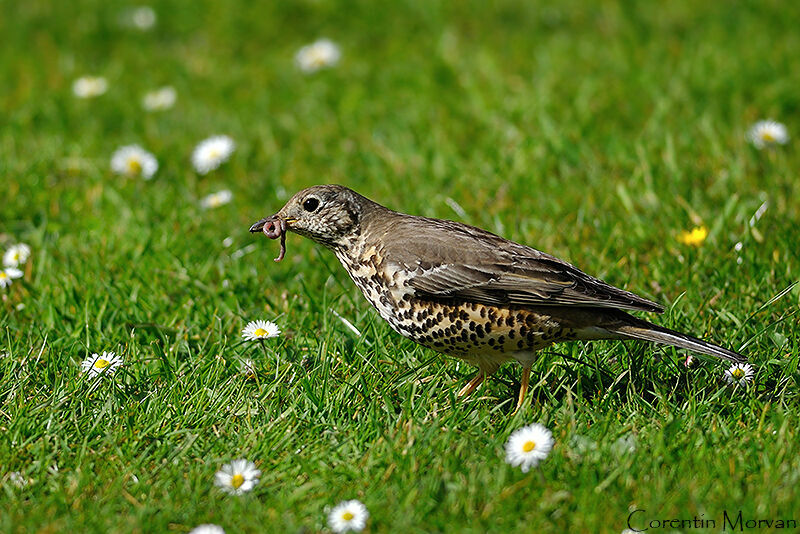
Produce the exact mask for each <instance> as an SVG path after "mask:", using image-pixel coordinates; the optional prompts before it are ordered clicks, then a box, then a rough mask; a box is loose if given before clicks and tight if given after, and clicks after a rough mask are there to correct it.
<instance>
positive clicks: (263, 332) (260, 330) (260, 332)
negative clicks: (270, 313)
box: [253, 328, 268, 337]
mask: <svg viewBox="0 0 800 534" xmlns="http://www.w3.org/2000/svg"><path fill="white" fill-rule="evenodd" d="M267 333H268V332H267V331H266V330H264V329H263V328H256V331H255V332H253V335H254V336H258V337H263V336H266V335H267Z"/></svg>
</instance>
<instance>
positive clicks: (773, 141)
mask: <svg viewBox="0 0 800 534" xmlns="http://www.w3.org/2000/svg"><path fill="white" fill-rule="evenodd" d="M747 139H749V140H750V142H751V143H753V146H754V147H756V148H758V149H761V148H765V147H771V146H775V145H785V144H786V143H787V142H789V134H788V133H787V132H786V126H784V125H783V124H781V123H780V122H775V121H772V120H768V121H758V122H757V123H755V124H754V125H753V126H751V127H750V130H749V131H748V132H747Z"/></svg>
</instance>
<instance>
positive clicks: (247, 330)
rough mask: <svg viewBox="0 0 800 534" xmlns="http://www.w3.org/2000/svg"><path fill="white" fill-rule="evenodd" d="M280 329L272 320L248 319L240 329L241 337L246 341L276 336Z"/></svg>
mask: <svg viewBox="0 0 800 534" xmlns="http://www.w3.org/2000/svg"><path fill="white" fill-rule="evenodd" d="M280 333H281V331H280V329H279V328H278V325H276V324H275V323H273V322H272V321H262V320H260V319H259V320H257V321H250V322H249V323H247V326H245V327H244V330H242V337H243V338H245V339H246V340H247V341H255V340H258V339H269V338H271V337H278V336H279V335H280Z"/></svg>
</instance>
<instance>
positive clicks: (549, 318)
mask: <svg viewBox="0 0 800 534" xmlns="http://www.w3.org/2000/svg"><path fill="white" fill-rule="evenodd" d="M250 231H251V232H260V231H263V232H264V234H266V235H267V237H270V238H272V239H277V238H280V239H281V252H280V255H279V256H278V258H276V261H279V260H280V259H281V258H283V255H284V251H285V241H284V240H285V235H286V232H287V231H290V232H294V233H297V234H300V235H303V236H306V237H308V238H310V239H312V240H313V241H316V242H317V243H320V244H321V245H324V246H325V247H327V248H329V249H331V250H333V252H334V253H335V254H336V257H337V258H339V261H340V262H341V263H342V265H343V266H344V268H345V270H346V271H347V273H348V274H349V275H350V278H352V279H353V282H355V283H356V285H357V286H358V287H359V289H361V292H362V293H363V294H364V296H365V297H366V298H367V300H368V301H369V302H370V304H372V305H373V306H374V307H375V309H376V310H378V313H379V314H380V316H381V317H383V319H385V320H386V321H387V322H388V323H389V325H391V327H392V328H393V329H394V330H395V331H396V332H398V333H399V334H401V335H403V336H405V337H407V338H409V339H412V340H414V341H416V342H417V343H419V344H421V345H423V346H425V347H428V348H431V349H433V350H436V351H439V352H442V353H445V354H449V355H451V356H456V357H458V358H461V359H463V360H465V361H467V362H469V363H470V364H472V365H474V366H476V367H478V369H479V372H478V374H477V375H476V376H475V378H473V379H472V380H471V381H470V382H469V383H468V384H467V385H466V386H464V388H463V389H462V390H461V391H460V392H459V396H463V395H468V394H469V393H471V392H472V391H473V390H474V389H475V388H476V387H477V386H478V385H479V384H480V383H481V382H482V381H483V380H484V378H485V377H486V376H487V375H491V374H493V373H494V372H495V371H497V369H498V368H499V367H500V365H502V364H503V363H504V362H507V361H510V360H515V361H517V362H519V363H520V364H521V365H522V370H523V371H522V385H521V388H520V392H519V397H518V399H517V410H518V409H519V407H520V406H521V405H522V402H523V400H524V398H525V393H526V391H527V389H528V383H529V379H530V371H531V366H532V364H533V362H534V361H535V360H536V353H537V351H539V350H540V349H542V348H544V347H547V346H549V345H551V344H553V343H556V342H559V341H571V340H576V339H581V340H591V339H638V340H645V341H652V342H656V343H664V344H667V345H674V346H676V347H680V348H683V349H688V350H691V351H695V352H699V353H702V354H708V355H711V356H716V357H718V358H722V359H725V360H729V361H731V362H736V363H738V362H744V361H746V359H745V358H744V356H742V355H740V354H737V353H736V352H733V351H730V350H728V349H725V348H722V347H720V346H717V345H714V344H712V343H708V342H706V341H702V340H700V339H697V338H695V337H692V336H689V335H686V334H681V333H679V332H675V331H673V330H669V329H667V328H662V327H660V326H657V325H654V324H651V323H648V322H647V321H644V320H642V319H638V318H636V317H634V316H632V315H630V314H628V313H627V312H626V310H632V311H646V312H656V313H660V312H662V311H663V310H664V309H663V308H662V307H661V306H660V305H658V304H656V303H655V302H651V301H649V300H647V299H644V298H642V297H639V296H637V295H634V294H633V293H630V292H628V291H624V290H622V289H618V288H616V287H613V286H611V285H609V284H607V283H605V282H603V281H602V280H599V279H597V278H594V277H592V276H589V275H588V274H585V273H584V272H582V271H580V270H578V269H577V268H576V267H574V266H572V265H570V264H569V263H567V262H565V261H562V260H560V259H558V258H556V257H554V256H550V255H549V254H545V253H544V252H540V251H538V250H536V249H534V248H531V247H527V246H525V245H520V244H519V243H515V242H513V241H509V240H507V239H503V238H502V237H500V236H497V235H495V234H492V233H490V232H487V231H486V230H481V229H480V228H476V227H474V226H468V225H466V224H461V223H457V222H453V221H446V220H440V219H430V218H427V217H417V216H413V215H406V214H403V213H398V212H396V211H392V210H390V209H388V208H385V207H383V206H381V205H380V204H377V203H375V202H373V201H371V200H369V199H368V198H365V197H363V196H361V195H359V194H358V193H356V192H355V191H352V190H350V189H348V188H346V187H342V186H338V185H320V186H316V187H311V188H308V189H304V190H303V191H300V192H299V193H297V194H295V195H294V196H293V197H292V198H291V199H290V200H289V202H287V203H286V205H285V206H284V207H283V208H281V210H280V211H279V212H278V213H276V214H275V215H272V216H270V217H267V218H265V219H261V220H260V221H258V222H257V223H255V224H254V225H253V226H252V227H251V228H250Z"/></svg>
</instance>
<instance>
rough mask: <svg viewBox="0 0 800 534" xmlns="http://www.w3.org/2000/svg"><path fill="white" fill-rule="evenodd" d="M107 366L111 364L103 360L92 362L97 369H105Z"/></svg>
mask: <svg viewBox="0 0 800 534" xmlns="http://www.w3.org/2000/svg"><path fill="white" fill-rule="evenodd" d="M109 365H111V362H110V361H108V360H104V359H103V358H100V359H99V360H97V361H96V362H94V366H95V367H97V368H98V369H105V368H106V367H108V366H109Z"/></svg>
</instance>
